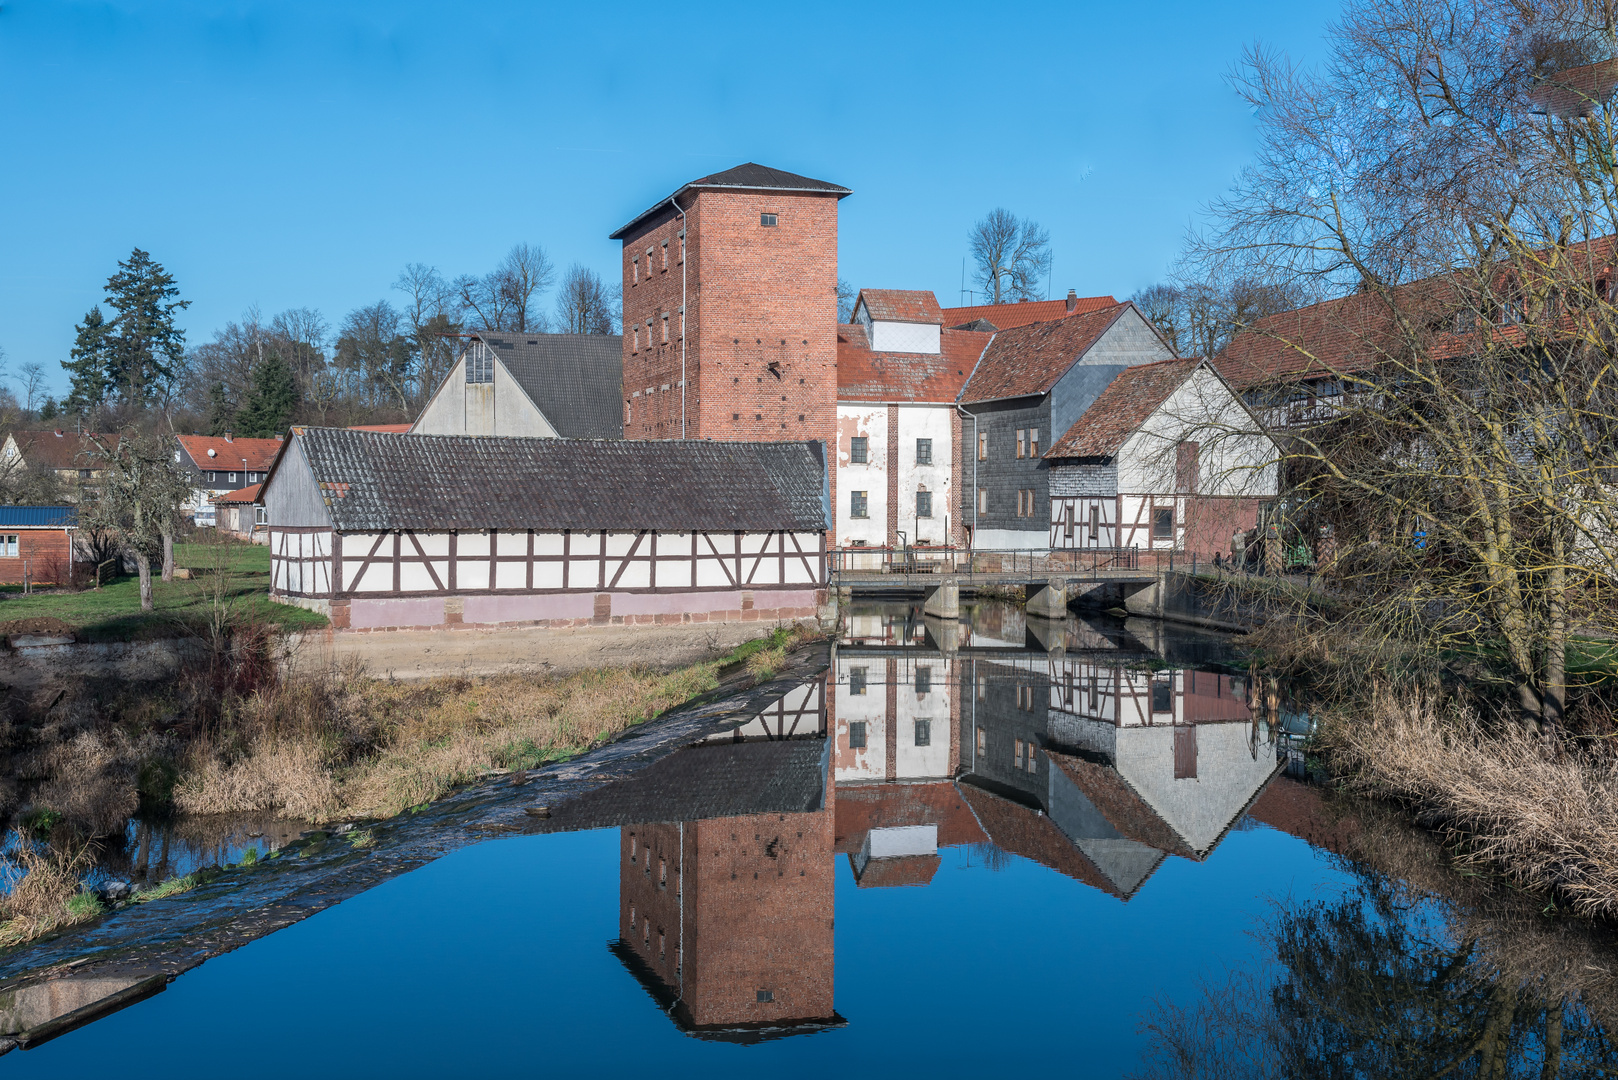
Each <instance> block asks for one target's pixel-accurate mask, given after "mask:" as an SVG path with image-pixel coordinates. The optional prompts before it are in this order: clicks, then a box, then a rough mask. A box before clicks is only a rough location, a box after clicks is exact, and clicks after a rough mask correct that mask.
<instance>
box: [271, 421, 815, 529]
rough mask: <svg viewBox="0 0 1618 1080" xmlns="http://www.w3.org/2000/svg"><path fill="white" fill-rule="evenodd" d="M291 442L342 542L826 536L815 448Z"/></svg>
mask: <svg viewBox="0 0 1618 1080" xmlns="http://www.w3.org/2000/svg"><path fill="white" fill-rule="evenodd" d="M293 439H294V440H295V441H296V442H298V443H299V445H300V446H301V447H302V449H303V452H304V455H305V457H306V458H307V459H308V461H309V467H310V469H311V471H312V472H313V474H314V480H315V482H316V483H317V484H319V485H321V490H322V491H323V492H325V494H326V498H327V500H328V505H329V506H330V507H331V513H332V521H333V525H334V526H335V527H336V528H337V529H338V530H340V531H345V532H352V531H372V530H382V529H434V530H447V529H580V530H586V529H617V530H637V529H656V530H660V531H669V532H684V531H691V530H714V529H720V530H723V529H742V530H745V531H757V532H763V531H769V530H774V529H795V530H800V531H806V532H819V531H821V530H823V529H825V528H826V503H825V483H826V480H825V470H826V466H825V460H824V451H823V449H822V448H821V445H820V444H819V443H813V442H809V443H804V442H796V443H753V442H735V443H731V442H705V441H704V442H698V441H667V442H637V441H626V440H617V441H613V440H606V439H525V438H514V437H501V436H494V437H482V436H473V435H394V434H384V433H377V432H369V431H349V430H346V429H344V428H294V429H293ZM284 461H285V455H283V458H282V463H284ZM281 467H282V464H280V463H278V464H277V467H276V472H272V473H271V475H270V478H269V480H268V481H267V482H266V484H265V487H266V488H268V487H270V486H271V485H273V484H274V483H275V479H276V473H278V472H279V471H280V468H281Z"/></svg>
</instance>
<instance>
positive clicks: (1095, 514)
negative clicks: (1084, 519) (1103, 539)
mask: <svg viewBox="0 0 1618 1080" xmlns="http://www.w3.org/2000/svg"><path fill="white" fill-rule="evenodd" d="M1100 536H1101V507H1100V506H1099V505H1098V504H1096V503H1091V504H1090V539H1092V540H1095V539H1097V538H1099V537H1100Z"/></svg>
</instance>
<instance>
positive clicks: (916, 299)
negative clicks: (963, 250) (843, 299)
mask: <svg viewBox="0 0 1618 1080" xmlns="http://www.w3.org/2000/svg"><path fill="white" fill-rule="evenodd" d="M861 304H864V305H865V310H866V311H868V312H870V315H871V318H873V319H875V320H877V321H879V322H912V323H932V324H934V325H939V324H942V323H943V321H944V312H943V309H942V308H940V307H939V306H938V297H936V296H934V295H933V294H932V291H931V290H930V289H861V290H860V295H859V298H858V299H857V300H855V302H854V309H855V310H856V311H857V310H859V307H860V305H861Z"/></svg>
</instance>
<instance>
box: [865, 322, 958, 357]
mask: <svg viewBox="0 0 1618 1080" xmlns="http://www.w3.org/2000/svg"><path fill="white" fill-rule="evenodd" d="M942 329H943V328H942V327H941V326H939V325H937V324H936V323H909V322H887V321H884V320H876V321H873V322H872V323H871V325H870V327H869V328H868V332H869V333H870V335H871V351H872V352H906V353H932V354H934V355H936V354H937V353H938V352H939V350H940V349H941V348H942V344H941V342H942V340H943V338H942V335H941V333H940V331H941V330H942Z"/></svg>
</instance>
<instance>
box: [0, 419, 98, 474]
mask: <svg viewBox="0 0 1618 1080" xmlns="http://www.w3.org/2000/svg"><path fill="white" fill-rule="evenodd" d="M11 437H12V438H13V439H15V440H17V450H18V452H19V453H21V454H22V460H23V464H25V465H27V466H28V467H29V468H36V469H104V468H106V467H107V462H106V459H105V457H104V456H103V455H102V453H101V449H100V447H98V446H97V445H96V441H97V440H99V441H100V442H102V443H105V444H106V445H107V446H110V447H115V446H117V445H118V438H119V437H118V436H117V435H106V434H100V435H98V434H95V433H94V432H85V433H84V434H82V435H81V434H79V433H78V432H76V431H66V430H63V429H61V428H51V429H48V430H45V431H13V432H12V433H11Z"/></svg>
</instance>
